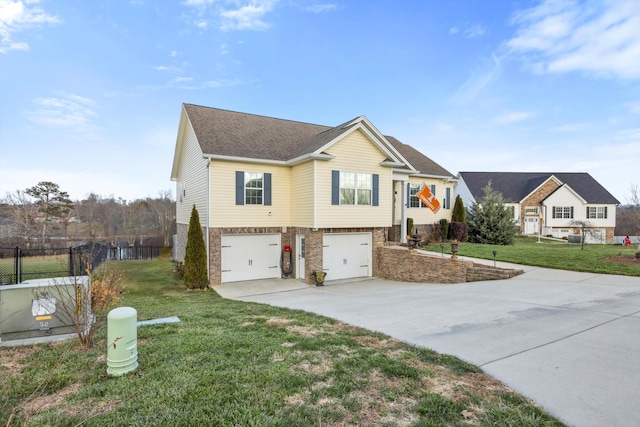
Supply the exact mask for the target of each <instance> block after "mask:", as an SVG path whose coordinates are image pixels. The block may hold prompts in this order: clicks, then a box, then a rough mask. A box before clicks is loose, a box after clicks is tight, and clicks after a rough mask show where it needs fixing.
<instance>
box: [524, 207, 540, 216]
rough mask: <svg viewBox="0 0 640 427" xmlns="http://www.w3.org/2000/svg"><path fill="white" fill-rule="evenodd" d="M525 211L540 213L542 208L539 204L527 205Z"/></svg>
mask: <svg viewBox="0 0 640 427" xmlns="http://www.w3.org/2000/svg"><path fill="white" fill-rule="evenodd" d="M524 213H525V215H538V214H539V213H540V209H539V208H538V206H525V208H524Z"/></svg>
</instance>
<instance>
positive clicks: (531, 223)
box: [524, 216, 540, 234]
mask: <svg viewBox="0 0 640 427" xmlns="http://www.w3.org/2000/svg"><path fill="white" fill-rule="evenodd" d="M539 221H540V218H538V217H537V216H527V217H525V218H524V234H537V233H538V232H539V231H540V225H539Z"/></svg>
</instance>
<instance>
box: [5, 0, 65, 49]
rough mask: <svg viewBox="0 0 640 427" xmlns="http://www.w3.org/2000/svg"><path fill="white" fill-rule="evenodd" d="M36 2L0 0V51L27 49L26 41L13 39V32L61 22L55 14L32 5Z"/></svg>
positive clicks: (33, 0) (31, 0)
mask: <svg viewBox="0 0 640 427" xmlns="http://www.w3.org/2000/svg"><path fill="white" fill-rule="evenodd" d="M37 3H38V1H37V0H27V1H21V0H18V1H13V0H0V53H7V52H9V51H11V50H29V44H28V43H26V42H16V41H14V40H13V36H14V34H16V33H19V32H22V31H24V30H26V29H28V28H32V27H40V26H42V25H44V24H58V23H60V22H61V21H60V19H58V17H57V16H53V15H49V14H47V13H46V12H45V11H44V10H42V9H41V8H39V7H37V6H35V5H34V4H37Z"/></svg>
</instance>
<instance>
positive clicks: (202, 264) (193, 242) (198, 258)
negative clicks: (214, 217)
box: [184, 205, 209, 289]
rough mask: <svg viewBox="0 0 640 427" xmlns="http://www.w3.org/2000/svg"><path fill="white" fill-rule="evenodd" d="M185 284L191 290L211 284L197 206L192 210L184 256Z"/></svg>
mask: <svg viewBox="0 0 640 427" xmlns="http://www.w3.org/2000/svg"><path fill="white" fill-rule="evenodd" d="M184 284H185V285H186V286H187V288H189V289H197V288H200V289H204V288H206V287H207V285H208V284H209V277H208V274H207V250H206V248H205V245H204V236H203V235H202V228H201V227H200V216H199V215H198V210H197V209H196V205H193V209H192V210H191V219H190V220H189V231H188V232H187V248H186V252H185V255H184Z"/></svg>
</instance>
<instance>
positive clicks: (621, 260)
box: [604, 255, 640, 267]
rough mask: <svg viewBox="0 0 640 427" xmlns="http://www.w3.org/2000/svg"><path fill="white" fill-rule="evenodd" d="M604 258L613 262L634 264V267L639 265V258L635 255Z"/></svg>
mask: <svg viewBox="0 0 640 427" xmlns="http://www.w3.org/2000/svg"><path fill="white" fill-rule="evenodd" d="M604 260H605V261H607V262H613V263H615V264H625V265H635V266H636V267H640V260H639V259H637V258H636V257H635V256H623V255H620V256H610V257H608V258H605V259H604Z"/></svg>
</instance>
